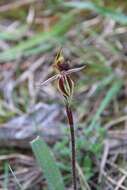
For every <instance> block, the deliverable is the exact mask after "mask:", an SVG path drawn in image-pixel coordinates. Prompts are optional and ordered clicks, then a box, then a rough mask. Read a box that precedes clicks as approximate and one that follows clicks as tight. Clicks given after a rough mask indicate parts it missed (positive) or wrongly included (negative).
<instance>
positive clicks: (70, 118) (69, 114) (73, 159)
mask: <svg viewBox="0 0 127 190" xmlns="http://www.w3.org/2000/svg"><path fill="white" fill-rule="evenodd" d="M66 113H67V118H68V123H69V127H70V135H71V162H72V179H73V187H74V190H77V179H76V146H75V130H74V122H73V114H72V111H71V107H70V106H69V105H68V104H66Z"/></svg>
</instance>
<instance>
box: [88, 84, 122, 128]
mask: <svg viewBox="0 0 127 190" xmlns="http://www.w3.org/2000/svg"><path fill="white" fill-rule="evenodd" d="M121 86H122V81H116V82H115V83H114V84H113V85H112V87H111V88H110V89H109V91H108V92H107V94H106V96H105V97H104V99H103V100H102V102H101V104H100V107H99V108H98V110H97V112H96V114H95V115H94V117H93V119H92V122H91V124H90V126H89V130H90V131H91V130H92V129H93V128H94V126H95V125H96V122H97V120H98V119H99V117H100V115H101V113H102V112H103V111H104V109H105V108H106V107H107V106H108V104H109V103H110V101H111V100H112V99H113V97H114V96H116V94H117V93H118V92H119V90H120V88H121Z"/></svg>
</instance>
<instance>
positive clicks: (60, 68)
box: [39, 49, 85, 99]
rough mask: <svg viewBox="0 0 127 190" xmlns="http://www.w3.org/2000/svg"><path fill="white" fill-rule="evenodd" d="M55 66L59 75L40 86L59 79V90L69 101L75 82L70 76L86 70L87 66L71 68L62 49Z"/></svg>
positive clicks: (56, 58) (41, 84)
mask: <svg viewBox="0 0 127 190" xmlns="http://www.w3.org/2000/svg"><path fill="white" fill-rule="evenodd" d="M53 66H54V68H55V69H56V71H57V74H56V75H54V76H52V77H50V78H49V79H47V80H46V81H44V82H41V83H40V84H39V86H43V85H47V84H48V83H50V82H52V81H54V80H57V79H58V87H59V90H60V91H61V92H62V94H63V96H64V97H65V99H68V98H69V97H71V96H72V94H73V88H74V82H73V81H72V79H71V78H70V74H72V73H75V72H78V71H80V70H82V69H84V68H85V66H80V67H77V68H70V66H69V63H68V62H65V60H64V57H63V55H62V49H60V50H59V51H58V53H57V55H56V57H55V61H54V64H53Z"/></svg>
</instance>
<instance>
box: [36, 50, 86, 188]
mask: <svg viewBox="0 0 127 190" xmlns="http://www.w3.org/2000/svg"><path fill="white" fill-rule="evenodd" d="M53 66H54V67H55V69H56V71H57V74H56V75H54V76H53V77H51V78H49V79H48V80H46V81H44V82H42V83H40V85H39V86H43V85H47V84H48V83H49V82H52V81H54V80H56V79H58V87H59V90H60V92H61V93H62V95H63V96H64V100H65V108H66V113H67V119H68V123H69V126H70V135H71V161H72V179H73V187H74V190H77V176H76V148H75V130H74V122H73V114H72V110H71V106H70V100H71V97H72V95H73V89H74V82H73V80H72V79H71V77H70V74H71V73H75V72H77V71H80V70H81V69H83V68H85V66H81V67H78V68H72V69H71V68H70V66H69V63H68V62H65V60H64V57H63V55H62V49H60V50H59V51H58V53H57V55H56V57H55V61H54V64H53Z"/></svg>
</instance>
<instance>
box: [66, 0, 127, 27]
mask: <svg viewBox="0 0 127 190" xmlns="http://www.w3.org/2000/svg"><path fill="white" fill-rule="evenodd" d="M64 6H66V7H70V8H77V9H85V10H90V11H95V12H96V13H98V14H100V15H102V16H106V17H109V18H111V19H113V20H115V21H117V22H119V23H121V24H127V15H125V14H123V13H121V12H118V11H113V10H111V9H110V8H105V7H102V6H98V5H96V4H95V3H92V2H67V3H64Z"/></svg>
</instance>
